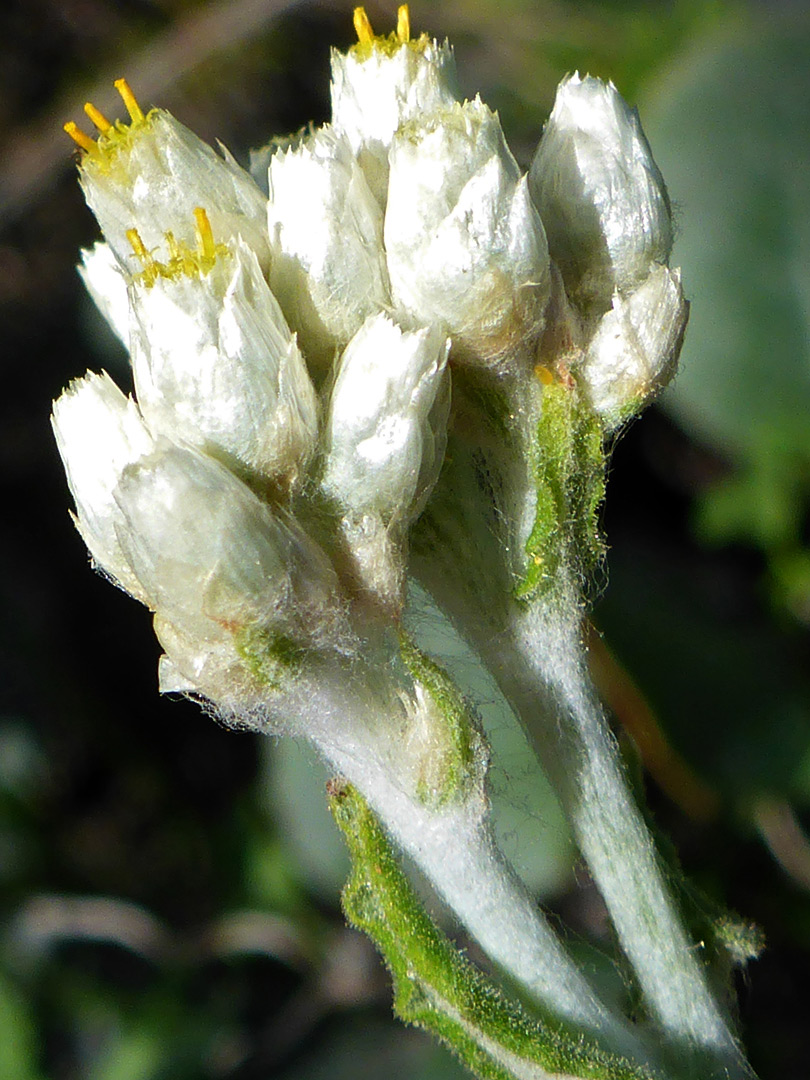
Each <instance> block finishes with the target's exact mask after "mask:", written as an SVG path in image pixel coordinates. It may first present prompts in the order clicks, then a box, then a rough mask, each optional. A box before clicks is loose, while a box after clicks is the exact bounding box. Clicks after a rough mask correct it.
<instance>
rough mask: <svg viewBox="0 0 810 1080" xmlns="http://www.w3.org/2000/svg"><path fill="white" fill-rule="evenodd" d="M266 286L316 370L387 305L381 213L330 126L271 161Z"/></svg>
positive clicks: (351, 159) (345, 143)
mask: <svg viewBox="0 0 810 1080" xmlns="http://www.w3.org/2000/svg"><path fill="white" fill-rule="evenodd" d="M268 179H269V194H270V198H269V202H268V225H269V231H270V243H271V247H272V252H273V257H272V262H271V266H270V285H271V287H272V289H273V292H274V293H275V294H276V296H277V297H278V300H279V303H280V304H281V306H282V308H283V309H284V311H285V313H286V315H287V318H288V319H289V320H290V324H291V325H292V326H293V328H294V329H295V330H297V331H298V333H299V335H300V337H301V344H302V346H303V348H304V351H305V352H306V354H307V357H308V358H309V359H310V361H311V362H313V363H314V364H315V365H317V366H319V367H321V368H323V367H325V366H327V365H328V364H330V363H331V362H332V360H333V359H334V356H335V353H336V352H339V351H340V350H341V349H343V348H344V347H345V345H346V344H347V342H348V341H349V339H350V338H351V337H352V336H353V335H354V334H355V333H356V332H357V331H358V330H359V329H360V327H361V326H362V324H363V322H364V321H365V320H366V318H368V316H369V315H371V314H373V313H374V312H377V311H379V310H380V309H381V308H389V307H390V305H391V298H390V292H389V287H388V273H387V270H386V266H385V253H384V251H383V245H382V211H381V210H380V207H379V205H378V203H377V202H376V200H375V199H374V197H373V195H372V194H371V192H370V191H369V188H368V185H367V183H366V180H365V177H364V175H363V171H362V169H361V168H360V166H359V165H358V164H357V162H356V161H355V159H354V157H353V155H352V152H351V149H350V147H349V145H348V143H347V142H346V141H345V139H341V138H339V137H338V136H337V135H336V134H335V133H334V131H333V130H332V129H331V128H322V129H320V130H319V131H316V132H315V133H314V134H313V135H311V136H310V137H309V138H306V139H305V140H304V141H303V143H302V144H301V145H300V146H298V147H295V148H294V149H290V150H287V151H286V152H278V153H276V154H274V155H273V157H272V158H271V159H270V168H269V172H268Z"/></svg>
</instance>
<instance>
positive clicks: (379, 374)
mask: <svg viewBox="0 0 810 1080" xmlns="http://www.w3.org/2000/svg"><path fill="white" fill-rule="evenodd" d="M448 347H449V342H448V340H447V339H446V338H445V336H444V334H442V333H441V331H440V330H439V329H438V328H434V329H432V330H428V329H424V330H418V331H403V330H402V329H401V328H400V327H399V326H397V324H396V323H395V322H393V321H392V320H391V319H389V318H388V317H387V316H385V315H377V316H374V317H373V318H371V319H369V320H368V321H367V322H366V323H365V324H364V325H363V326H362V327H361V329H360V330H359V331H358V333H357V334H356V335H355V336H354V338H353V339H352V340H351V341H350V342H349V345H348V347H347V348H346V351H345V352H344V354H343V356H342V357H341V359H340V362H339V364H338V369H337V377H336V379H335V387H334V390H333V392H332V399H331V404H330V408H329V415H328V420H327V427H326V436H325V467H324V476H323V488H324V491H325V492H326V493H327V494H328V495H330V496H331V497H332V498H335V499H337V501H338V502H339V503H340V504H341V506H343V507H345V508H346V509H350V510H352V511H355V512H360V513H363V512H373V513H376V514H379V515H380V516H381V518H382V519H383V520H384V521H385V522H386V523H389V522H391V521H400V522H403V521H407V520H408V519H410V518H412V517H413V516H414V515H415V514H416V513H418V511H419V510H420V509H421V507H422V506H423V505H424V501H425V499H426V498H427V495H428V494H429V492H430V490H431V488H432V487H433V484H434V483H435V481H436V477H437V476H438V474H439V469H440V468H441V463H442V458H443V455H444V445H445V442H446V439H447V415H448V410H449V404H450V400H449V397H450V396H449V388H450V387H449V379H448V374H447V371H446V366H447V352H448Z"/></svg>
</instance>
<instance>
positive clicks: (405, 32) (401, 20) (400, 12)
mask: <svg viewBox="0 0 810 1080" xmlns="http://www.w3.org/2000/svg"><path fill="white" fill-rule="evenodd" d="M397 37H398V38H399V40H400V41H401V42H402V44H403V45H406V44H407V43H408V42H409V41H410V40H411V13H410V11H409V10H408V5H407V4H400V6H399V7H398V8H397Z"/></svg>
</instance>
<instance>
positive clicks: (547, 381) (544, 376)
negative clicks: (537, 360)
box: [534, 364, 554, 386]
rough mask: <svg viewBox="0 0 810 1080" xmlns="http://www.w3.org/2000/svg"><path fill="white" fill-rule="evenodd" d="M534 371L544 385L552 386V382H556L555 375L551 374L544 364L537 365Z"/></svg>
mask: <svg viewBox="0 0 810 1080" xmlns="http://www.w3.org/2000/svg"><path fill="white" fill-rule="evenodd" d="M534 373H535V375H536V376H537V378H538V379H539V380H540V382H541V383H542V384H543V386H551V384H552V383H553V382H554V376H553V375H552V374H551V372H550V371H549V370H548V368H547V367H544V366H543V365H542V364H537V365H535V369H534Z"/></svg>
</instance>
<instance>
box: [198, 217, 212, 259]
mask: <svg viewBox="0 0 810 1080" xmlns="http://www.w3.org/2000/svg"><path fill="white" fill-rule="evenodd" d="M194 220H195V222H196V225H197V230H196V231H197V248H198V250H199V253H200V255H202V256H203V257H204V258H206V259H213V258H216V245H215V244H214V233H213V231H212V229H211V222H210V221H209V220H208V214H206V212H205V210H204V209H203V208H202V207H201V206H195V207H194Z"/></svg>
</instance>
